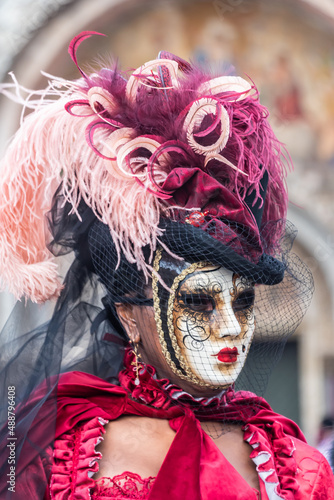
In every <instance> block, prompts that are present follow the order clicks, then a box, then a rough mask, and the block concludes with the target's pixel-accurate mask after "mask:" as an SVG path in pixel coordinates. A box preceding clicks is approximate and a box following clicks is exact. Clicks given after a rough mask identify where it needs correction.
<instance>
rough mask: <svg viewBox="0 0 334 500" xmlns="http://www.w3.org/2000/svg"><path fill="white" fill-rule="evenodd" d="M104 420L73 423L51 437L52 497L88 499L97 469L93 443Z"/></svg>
mask: <svg viewBox="0 0 334 500" xmlns="http://www.w3.org/2000/svg"><path fill="white" fill-rule="evenodd" d="M107 423H108V421H107V420H104V419H103V418H100V417H95V418H93V419H91V420H89V421H87V422H85V423H83V424H81V425H77V426H75V427H74V428H73V429H72V430H71V431H70V432H67V433H65V434H63V435H62V436H60V437H59V438H58V439H56V440H55V443H54V452H53V456H54V465H53V468H52V476H51V482H50V494H51V499H52V500H74V499H75V500H90V499H91V495H90V490H91V488H93V487H94V485H95V481H94V479H92V476H93V474H95V473H96V472H97V471H98V469H99V466H98V462H97V461H98V460H99V459H100V458H101V456H102V455H101V453H100V452H98V451H96V449H95V448H96V446H97V445H98V444H99V443H100V442H101V441H102V440H103V437H102V436H103V434H104V433H105V429H104V426H105V425H106V424H107Z"/></svg>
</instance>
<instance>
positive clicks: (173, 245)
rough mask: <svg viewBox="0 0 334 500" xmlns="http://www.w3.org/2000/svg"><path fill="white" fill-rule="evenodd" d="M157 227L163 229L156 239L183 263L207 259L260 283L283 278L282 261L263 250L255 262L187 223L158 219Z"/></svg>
mask: <svg viewBox="0 0 334 500" xmlns="http://www.w3.org/2000/svg"><path fill="white" fill-rule="evenodd" d="M159 227H160V228H161V229H163V230H164V233H163V235H162V236H161V237H160V240H161V241H162V242H163V243H164V244H165V245H166V246H167V247H168V248H169V249H170V250H171V251H172V252H173V253H176V254H177V255H179V256H180V257H182V258H183V259H184V260H186V261H187V262H198V261H201V260H207V261H209V262H211V263H212V264H215V265H220V266H223V267H225V268H226V269H228V270H229V271H232V272H234V273H237V274H239V275H241V276H244V277H245V278H248V279H250V280H252V281H253V282H254V283H257V284H263V285H277V284H278V283H280V282H281V281H282V280H283V278H284V271H285V265H284V263H283V262H281V261H279V260H278V259H276V258H274V257H272V256H270V255H267V254H265V253H263V254H262V256H261V257H260V259H259V261H258V262H257V263H256V264H255V263H254V262H251V261H249V260H248V259H246V258H245V257H243V256H241V255H239V254H238V253H236V252H235V251H234V250H233V248H231V247H230V246H227V245H224V244H223V243H221V242H220V241H218V240H216V239H215V238H213V237H212V236H210V235H209V234H208V233H206V232H204V231H203V230H202V229H200V228H198V227H194V226H192V225H191V224H183V223H179V222H175V221H172V220H170V219H161V221H160V224H159Z"/></svg>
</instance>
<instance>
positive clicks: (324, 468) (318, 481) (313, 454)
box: [292, 437, 334, 500]
mask: <svg viewBox="0 0 334 500" xmlns="http://www.w3.org/2000/svg"><path fill="white" fill-rule="evenodd" d="M292 441H293V443H294V446H295V450H294V457H295V460H296V464H297V474H296V476H297V477H298V482H299V484H300V488H301V492H302V493H303V494H304V496H300V498H310V499H311V500H318V499H319V500H325V499H326V500H334V476H333V472H332V469H331V467H330V465H329V463H328V462H327V460H326V458H325V457H324V455H323V454H322V453H320V451H318V450H317V449H316V448H313V446H310V445H309V444H307V443H305V442H303V441H301V440H300V439H298V438H295V437H293V438H292ZM307 495H308V496H307ZM298 498H299V497H298Z"/></svg>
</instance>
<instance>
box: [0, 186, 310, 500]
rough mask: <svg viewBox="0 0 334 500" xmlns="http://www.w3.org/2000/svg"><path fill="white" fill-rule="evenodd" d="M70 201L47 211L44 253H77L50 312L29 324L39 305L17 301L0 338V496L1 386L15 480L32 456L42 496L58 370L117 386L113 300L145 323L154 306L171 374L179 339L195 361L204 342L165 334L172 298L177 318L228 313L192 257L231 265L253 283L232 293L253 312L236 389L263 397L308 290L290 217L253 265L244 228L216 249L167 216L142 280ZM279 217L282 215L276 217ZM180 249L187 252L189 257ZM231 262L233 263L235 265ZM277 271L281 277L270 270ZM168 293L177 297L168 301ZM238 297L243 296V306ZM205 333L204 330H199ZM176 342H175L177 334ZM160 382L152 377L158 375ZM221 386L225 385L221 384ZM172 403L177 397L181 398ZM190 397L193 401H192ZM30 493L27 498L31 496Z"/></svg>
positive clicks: (240, 283) (120, 342)
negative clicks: (137, 310) (238, 248)
mask: <svg viewBox="0 0 334 500" xmlns="http://www.w3.org/2000/svg"><path fill="white" fill-rule="evenodd" d="M71 208H72V207H71V205H69V204H68V203H64V200H63V199H62V197H61V196H59V195H58V196H56V197H55V202H54V204H53V209H52V211H51V212H50V213H49V216H48V219H49V226H50V229H51V232H52V241H51V242H50V244H49V248H50V249H51V251H52V252H53V253H54V254H55V255H57V256H61V255H64V254H66V253H69V252H71V251H74V259H73V261H72V264H71V265H70V268H69V270H68V272H67V274H66V277H65V280H64V287H63V290H62V293H61V295H60V297H59V299H58V300H57V303H56V305H55V308H54V312H53V314H52V317H51V319H50V320H49V321H47V322H46V323H44V324H42V325H40V326H38V327H36V328H33V329H31V330H30V329H29V326H28V325H29V321H30V319H29V318H30V316H29V315H30V313H31V310H32V309H34V308H37V306H33V305H31V304H27V305H24V304H22V303H20V302H19V303H18V304H17V305H16V307H15V308H14V310H13V313H12V315H11V317H10V319H9V320H8V321H7V324H6V325H5V327H4V328H3V331H2V332H1V336H0V342H1V353H0V359H1V364H0V366H1V370H0V381H1V382H0V383H1V399H0V401H1V429H2V431H1V442H2V446H3V448H2V450H5V451H2V453H1V469H0V477H2V480H1V481H2V484H1V488H2V495H5V496H1V498H11V492H10V491H9V490H8V489H7V487H8V484H6V482H7V480H8V478H7V474H8V466H9V463H8V456H9V455H8V453H9V452H8V450H9V448H6V446H7V443H8V439H9V438H11V436H10V435H9V420H8V415H9V413H8V411H9V410H8V408H9V406H8V404H9V403H8V401H9V400H8V397H7V395H8V390H9V389H8V388H13V387H14V388H15V389H14V392H15V419H16V420H15V430H14V434H15V436H13V438H14V437H15V438H16V439H15V467H16V481H22V483H23V484H24V481H26V478H25V464H27V463H29V461H30V460H32V458H33V457H37V456H38V457H39V458H38V460H41V461H42V462H43V467H42V468H40V469H39V470H43V471H44V472H43V474H44V475H43V477H41V473H40V472H39V473H38V474H36V477H35V478H30V479H29V481H30V483H31V481H34V482H35V488H36V489H35V490H34V488H33V487H31V488H30V489H31V491H36V492H37V493H35V495H36V494H39V495H40V497H41V498H42V497H43V494H44V491H45V488H46V484H47V481H48V474H49V473H50V467H51V464H52V441H53V438H54V429H55V423H56V398H57V380H58V377H59V374H61V373H63V372H71V371H83V372H86V373H90V374H92V375H96V376H98V377H101V378H103V379H105V380H107V381H110V382H111V383H114V384H118V379H117V375H118V373H119V371H120V370H121V369H122V363H123V356H124V349H125V346H126V344H127V342H128V338H127V335H126V332H125V329H124V327H123V326H122V324H121V322H120V320H119V319H118V316H117V313H116V307H115V303H116V304H117V303H127V304H132V305H136V306H138V307H141V310H142V311H143V312H142V318H143V322H144V324H145V321H146V319H145V314H147V325H148V327H151V323H149V314H152V313H151V312H150V313H149V312H148V311H152V310H153V308H152V306H154V309H155V314H156V315H158V316H159V318H158V319H159V321H158V322H160V323H159V324H160V326H161V330H162V332H163V331H165V332H166V331H167V330H168V331H169V333H168V335H167V334H166V333H165V334H164V333H162V337H163V335H165V337H164V338H162V340H161V342H162V343H163V345H164V346H165V347H166V349H167V350H168V352H169V354H168V356H170V358H171V363H172V364H173V363H174V365H173V366H174V368H175V366H176V368H175V370H179V371H178V373H181V374H182V373H183V371H184V358H185V356H184V349H185V344H186V343H187V342H188V341H189V339H190V341H191V344H190V345H191V348H190V349H189V352H190V351H191V349H193V352H194V353H195V354H194V359H195V360H196V359H200V358H201V349H203V347H202V346H203V345H205V344H204V342H203V340H207V337H205V335H207V332H204V330H203V331H202V332H199V331H198V330H197V331H193V332H189V331H188V334H187V340H186V341H185V340H184V339H183V343H184V345H183V346H182V345H181V347H180V346H179V347H178V346H177V345H176V344H175V340H174V341H173V339H172V337H171V334H170V329H173V328H174V329H175V328H177V327H178V321H179V318H176V319H175V318H174V319H173V318H172V317H171V313H170V308H171V304H172V305H173V304H176V302H175V301H179V302H178V306H179V307H180V310H181V313H182V318H183V319H182V321H183V323H182V325H183V324H186V325H188V324H192V323H191V322H194V321H195V322H196V321H197V323H198V322H201V321H202V323H203V321H204V322H205V321H206V319H205V318H207V316H206V315H208V314H209V313H212V310H213V309H214V310H215V313H216V315H217V317H218V316H219V314H221V317H218V320H217V321H218V323H219V322H220V325H221V324H223V326H224V325H225V323H224V322H226V321H227V320H226V318H223V313H222V312H220V307H221V308H223V305H224V304H223V303H221V302H219V300H221V299H220V298H219V297H220V295H219V294H221V292H222V289H221V282H219V283H218V285H217V283H214V284H213V286H212V284H210V286H211V288H212V289H210V291H209V292H208V291H207V286H206V283H204V282H203V279H204V281H205V280H206V278H207V275H206V274H203V273H202V274H201V273H199V271H200V268H198V267H196V265H197V264H196V263H197V262H198V261H199V260H200V261H203V262H204V263H203V266H204V267H203V268H204V269H207V268H206V267H205V264H206V265H208V263H210V265H211V266H213V269H214V270H215V271H216V270H217V269H221V268H226V269H228V270H229V271H230V272H231V275H232V274H233V280H234V282H236V283H237V285H236V289H238V287H239V288H240V289H241V291H242V290H244V289H246V290H249V289H252V290H254V294H253V300H252V299H251V298H249V293H248V296H247V294H246V298H245V297H244V296H243V295H242V294H241V295H240V294H239V295H238V297H240V296H241V297H242V298H241V299H238V300H239V302H240V303H241V305H240V304H239V303H238V305H237V306H235V305H233V307H234V308H235V309H234V314H235V316H237V317H238V318H239V319H238V322H239V324H241V325H242V324H246V323H247V325H249V324H250V321H249V319H248V318H249V315H250V314H251V313H250V311H254V316H255V322H254V324H255V329H254V333H253V334H252V342H251V344H250V347H249V352H248V356H247V360H246V362H245V364H244V366H243V368H242V369H241V372H240V374H239V376H238V378H237V381H236V384H235V388H236V390H240V389H242V390H246V391H251V392H254V393H256V394H257V395H259V396H260V395H262V394H263V393H264V391H265V388H266V385H267V380H268V377H269V375H270V372H271V370H272V369H273V366H274V365H275V364H276V362H277V361H278V359H279V358H280V356H281V354H282V351H283V348H284V345H285V342H286V340H287V338H288V336H289V335H291V333H292V332H293V331H294V330H295V328H296V327H297V326H298V324H299V323H300V321H301V319H302V317H303V315H304V313H305V312H306V309H307V307H308V305H309V303H310V300H311V297H312V292H313V282H312V277H311V274H310V272H309V270H308V269H307V267H306V266H305V265H304V264H303V263H302V262H301V260H300V259H299V258H298V257H297V256H296V255H295V254H293V253H292V252H291V247H292V243H293V240H294V238H295V236H296V231H295V229H294V228H293V226H292V225H291V224H289V223H287V224H285V231H284V235H283V237H282V238H281V240H280V242H279V245H277V248H276V253H275V254H274V255H271V256H270V257H269V256H267V257H264V260H265V259H267V262H265V263H264V264H263V265H262V266H254V265H253V264H251V263H250V262H249V261H247V259H246V258H245V257H240V254H238V253H236V252H235V250H234V245H239V244H240V241H241V242H242V241H243V239H245V240H246V239H247V234H246V229H245V228H242V227H241V228H237V229H238V231H236V230H235V229H236V228H235V227H234V228H233V231H234V232H233V234H234V235H235V234H239V235H240V237H239V239H238V241H235V240H232V241H231V240H230V241H229V242H228V244H226V245H222V244H221V243H220V251H219V256H218V253H217V248H216V247H215V246H214V245H213V243H212V241H211V240H213V239H214V238H212V237H211V236H210V241H209V243H207V244H206V243H205V242H203V241H201V240H200V239H199V240H198V239H197V240H196V238H197V236H198V234H202V233H203V231H201V230H200V229H197V228H194V227H193V226H191V225H187V224H182V223H180V221H176V222H175V221H171V222H170V223H169V222H168V221H167V222H166V221H163V224H165V226H163V227H164V228H165V236H162V237H161V238H160V241H159V243H158V250H159V258H157V253H158V252H156V253H155V255H153V256H150V253H149V251H147V254H146V259H147V262H148V263H149V264H150V266H152V268H153V269H154V270H153V275H152V276H153V279H151V278H149V279H147V278H145V276H144V274H143V273H142V272H141V271H138V269H137V267H136V263H129V262H128V261H127V260H125V259H124V258H123V257H122V255H118V253H117V251H116V249H115V245H114V243H113V241H112V238H111V236H110V232H109V229H108V227H107V226H106V225H104V224H103V223H102V222H101V221H99V220H98V219H97V218H96V216H95V215H94V214H93V212H92V211H91V209H90V208H89V207H88V206H87V205H86V204H85V203H84V202H83V201H81V203H80V205H79V207H78V215H77V214H76V213H73V211H72V212H71ZM276 224H281V225H283V224H284V223H283V222H282V221H279V222H278V223H276ZM271 229H272V227H270V225H267V226H266V227H264V228H262V231H263V232H265V231H270V230H271ZM211 233H212V231H211ZM215 236H216V235H215ZM196 241H197V247H196V246H195V245H196ZM212 245H213V246H212ZM168 249H169V250H168ZM210 252H211V253H210ZM180 256H181V257H184V256H186V262H185V260H183V259H182V258H180ZM192 256H193V257H192ZM236 261H237V269H235V262H236ZM191 265H193V266H195V267H194V269H195V271H194V273H193V275H194V276H195V281H196V280H197V278H196V276H200V278H199V280H197V281H196V282H195V285H194V286H195V289H196V293H195V295H196V296H195V299H194V300H192V302H191V305H190V306H189V307H190V310H191V314H190V313H189V307H188V305H189V304H188V302H189V294H190V292H187V293H186V295H184V292H183V291H182V289H183V288H182V287H184V286H185V287H187V286H188V284H189V279H188V277H189V276H190V274H192V273H190V274H189V269H190V266H191ZM266 266H267V267H266ZM268 266H271V268H275V269H276V271H275V270H274V272H272V274H271V276H272V277H271V278H270V279H271V280H272V283H276V284H270V280H269V279H268V272H267V269H268ZM275 266H276V267H275ZM181 273H184V276H185V277H184V279H179V276H181ZM196 273H197V274H196ZM198 273H199V274H198ZM283 273H284V277H283ZM280 274H281V278H280V279H281V281H280V280H279V279H278V278H277V276H279V275H280ZM203 276H204V278H203ZM282 277H283V279H282ZM191 279H192V278H191ZM224 279H225V278H224ZM201 280H202V281H201ZM175 283H176V284H175ZM203 283H204V284H203ZM268 283H269V284H268ZM153 285H154V286H153ZM173 287H174V288H173ZM152 288H154V290H155V292H154V293H153V297H152V293H151V292H150V290H152ZM193 288H194V287H193ZM199 288H200V292H198V289H199ZM201 290H204V292H203V291H201ZM172 293H173V294H174V295H173V297H174V299H173V300H174V302H173V300H172V299H171V297H172ZM229 293H230V294H231V293H232V294H233V293H237V294H238V293H239V291H237V292H236V291H235V290H234V289H233V290H230V292H229ZM154 294H155V295H154ZM185 297H186V298H185ZM217 297H218V298H217ZM186 301H188V302H186ZM217 301H218V302H217ZM242 301H244V302H245V301H246V302H247V301H248V303H246V304H243V302H242ZM154 302H155V303H154ZM157 304H158V306H159V307H158V306H157ZM187 304H188V305H187ZM233 304H234V303H233ZM157 309H159V311H158V312H157ZM208 309H209V310H208ZM36 310H37V309H36ZM181 313H180V317H181ZM35 314H36V312H35ZM37 314H38V313H37ZM156 318H157V316H156ZM184 318H185V319H184ZM197 323H196V324H197ZM203 324H204V323H203ZM215 324H216V323H215ZM242 328H243V327H242ZM203 332H204V333H203ZM202 333H203V335H204V337H203V338H200V336H201V334H202ZM209 333H210V332H209ZM211 334H212V333H210V335H211ZM177 342H179V344H180V342H181V341H177ZM177 342H176V343H177ZM181 343H182V342H181ZM179 348H180V352H179V353H178V349H179ZM247 349H248V347H247ZM173 359H174V361H173ZM197 368H198V369H197ZM196 369H197V373H198V372H199V373H204V374H205V373H206V366H205V365H203V366H198V367H196V366H195V369H194V371H195V372H196ZM182 370H183V371H182ZM157 375H159V374H157ZM185 377H187V374H185ZM208 377H209V375H208ZM157 383H158V384H159V381H157ZM207 386H208V387H210V386H212V381H211V382H210V380H209V382H207ZM164 387H165V386H164ZM224 389H226V387H225V388H222V390H224ZM176 402H177V404H182V401H180V400H177V401H176ZM192 404H193V405H196V400H195V399H194V401H193V402H192ZM207 411H209V409H208V410H207ZM11 421H12V420H11ZM5 491H6V493H5ZM6 495H8V496H6ZM27 495H28V496H27V498H30V497H29V493H27ZM13 497H15V496H14V494H13ZM36 498H37V497H36V496H34V499H36ZM38 498H39V497H38Z"/></svg>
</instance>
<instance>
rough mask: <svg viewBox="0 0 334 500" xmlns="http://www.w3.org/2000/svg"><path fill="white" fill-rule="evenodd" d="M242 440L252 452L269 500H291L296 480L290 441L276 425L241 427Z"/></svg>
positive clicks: (295, 468) (291, 441)
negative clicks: (242, 432) (249, 446)
mask: <svg viewBox="0 0 334 500" xmlns="http://www.w3.org/2000/svg"><path fill="white" fill-rule="evenodd" d="M243 430H244V440H245V441H247V442H248V443H249V444H250V445H251V447H252V448H253V451H252V453H251V455H250V457H251V459H252V460H253V462H254V463H255V465H256V470H257V472H258V474H259V477H260V479H261V480H262V481H263V483H264V485H265V490H266V493H267V496H268V498H269V500H281V499H284V500H294V499H295V498H296V497H295V495H296V493H297V492H298V490H299V485H298V482H297V480H296V477H295V476H296V473H297V463H296V460H295V457H294V451H295V449H296V448H295V444H294V442H293V439H292V438H291V437H289V436H287V435H286V434H285V433H284V430H283V426H282V424H281V423H279V422H274V423H272V424H266V426H265V429H264V428H262V426H256V425H254V424H247V425H245V426H244V427H243Z"/></svg>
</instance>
